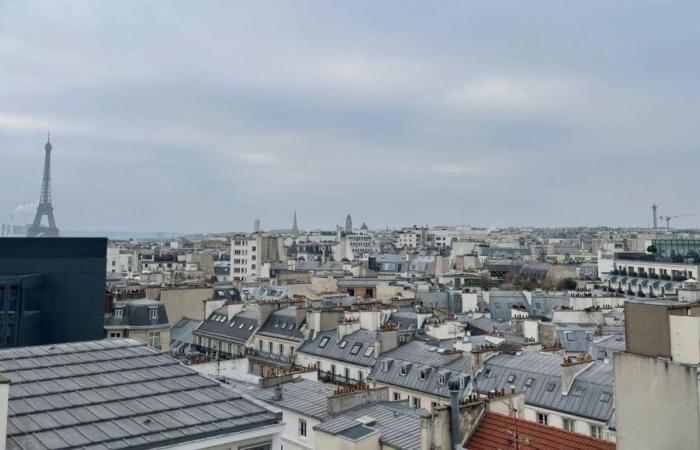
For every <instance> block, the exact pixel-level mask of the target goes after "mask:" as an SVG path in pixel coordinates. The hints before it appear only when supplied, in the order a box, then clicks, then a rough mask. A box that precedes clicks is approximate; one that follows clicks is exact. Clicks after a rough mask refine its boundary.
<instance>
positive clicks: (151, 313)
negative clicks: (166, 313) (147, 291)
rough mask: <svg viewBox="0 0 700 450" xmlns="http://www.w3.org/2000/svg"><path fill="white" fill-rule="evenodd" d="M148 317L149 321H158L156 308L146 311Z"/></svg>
mask: <svg viewBox="0 0 700 450" xmlns="http://www.w3.org/2000/svg"><path fill="white" fill-rule="evenodd" d="M148 316H149V317H150V318H151V320H157V319H158V309H157V308H150V309H149V310H148Z"/></svg>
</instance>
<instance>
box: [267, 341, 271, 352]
mask: <svg viewBox="0 0 700 450" xmlns="http://www.w3.org/2000/svg"><path fill="white" fill-rule="evenodd" d="M267 351H268V353H272V342H268V343H267Z"/></svg>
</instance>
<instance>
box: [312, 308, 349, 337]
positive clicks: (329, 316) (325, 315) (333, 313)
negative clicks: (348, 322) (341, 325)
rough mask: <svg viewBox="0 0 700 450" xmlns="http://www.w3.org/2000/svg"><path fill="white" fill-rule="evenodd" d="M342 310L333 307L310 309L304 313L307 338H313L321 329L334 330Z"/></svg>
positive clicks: (341, 315)
mask: <svg viewBox="0 0 700 450" xmlns="http://www.w3.org/2000/svg"><path fill="white" fill-rule="evenodd" d="M341 317H343V312H342V311H339V310H335V309H316V310H313V309H310V310H308V311H307V313H306V329H307V330H308V331H309V333H308V334H309V336H308V337H307V339H313V338H315V337H316V336H318V333H320V332H322V331H329V330H335V329H336V328H337V327H338V319H340V318H341Z"/></svg>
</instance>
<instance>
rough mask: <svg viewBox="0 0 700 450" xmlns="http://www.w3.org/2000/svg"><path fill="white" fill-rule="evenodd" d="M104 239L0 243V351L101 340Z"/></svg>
mask: <svg viewBox="0 0 700 450" xmlns="http://www.w3.org/2000/svg"><path fill="white" fill-rule="evenodd" d="M106 256H107V239H106V238H0V347H17V346H26V345H40V344H56V343H62V342H75V341H86V340H95V339H101V338H102V337H103V333H104V330H103V325H104V311H105V309H104V304H105V276H106V274H105V267H106V265H107V260H106Z"/></svg>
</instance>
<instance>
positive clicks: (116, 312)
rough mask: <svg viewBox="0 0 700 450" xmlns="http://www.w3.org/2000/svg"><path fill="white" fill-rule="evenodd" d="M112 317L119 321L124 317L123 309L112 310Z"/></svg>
mask: <svg viewBox="0 0 700 450" xmlns="http://www.w3.org/2000/svg"><path fill="white" fill-rule="evenodd" d="M114 317H116V318H117V319H121V318H122V317H124V308H117V309H115V310H114Z"/></svg>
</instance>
